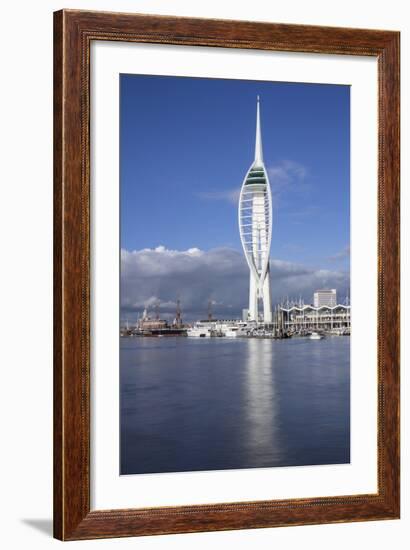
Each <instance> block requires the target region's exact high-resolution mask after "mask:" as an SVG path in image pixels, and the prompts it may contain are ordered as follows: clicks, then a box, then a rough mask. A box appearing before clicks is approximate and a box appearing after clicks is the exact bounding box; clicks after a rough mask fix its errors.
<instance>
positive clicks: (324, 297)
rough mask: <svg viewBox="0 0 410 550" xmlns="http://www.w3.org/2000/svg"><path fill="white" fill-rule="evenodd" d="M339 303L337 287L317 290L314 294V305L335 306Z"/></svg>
mask: <svg viewBox="0 0 410 550" xmlns="http://www.w3.org/2000/svg"><path fill="white" fill-rule="evenodd" d="M336 304H337V294H336V289H335V288H332V289H324V290H316V292H314V294H313V305H314V306H315V307H322V306H327V307H335V305H336Z"/></svg>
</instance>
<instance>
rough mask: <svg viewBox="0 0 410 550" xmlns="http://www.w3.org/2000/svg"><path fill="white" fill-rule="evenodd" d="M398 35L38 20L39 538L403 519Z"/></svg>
mask: <svg viewBox="0 0 410 550" xmlns="http://www.w3.org/2000/svg"><path fill="white" fill-rule="evenodd" d="M399 41H400V35H399V33H398V32H392V31H379V30H361V29H346V28H327V27H312V26H303V25H285V24H274V23H255V22H245V21H223V20H204V19H187V18H175V17H165V16H150V15H138V14H117V13H106V12H85V11H75V10H63V11H59V12H56V13H55V14H54V44H55V46H54V133H55V140H54V161H55V162H54V186H55V192H54V197H55V199H54V220H55V221H54V241H55V247H54V304H55V305H54V308H55V309H54V534H55V537H56V538H59V539H62V540H79V539H94V538H104V537H124V536H136V535H150V534H165V533H184V532H195V531H211V530H228V529H249V528H258V527H274V526H285V525H288V526H291V525H304V524H318V523H333V522H352V521H368V520H381V519H394V518H398V517H399V508H400V491H399V488H400V479H399V358H400V354H399V292H400V279H399V226H400V223H399V220H400V218H399Z"/></svg>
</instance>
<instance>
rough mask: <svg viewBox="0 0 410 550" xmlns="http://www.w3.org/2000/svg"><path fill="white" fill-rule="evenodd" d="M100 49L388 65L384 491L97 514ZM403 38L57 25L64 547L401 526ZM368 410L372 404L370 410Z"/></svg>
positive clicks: (231, 27)
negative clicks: (345, 525) (93, 394)
mask: <svg viewBox="0 0 410 550" xmlns="http://www.w3.org/2000/svg"><path fill="white" fill-rule="evenodd" d="M93 40H108V41H125V42H146V43H161V44H177V45H178V44H179V45H191V46H214V47H220V48H243V49H249V48H251V49H258V50H274V51H289V52H309V53H322V54H340V55H343V54H348V55H358V56H372V57H375V58H377V61H378V91H379V99H378V109H379V122H378V123H379V132H378V144H379V158H378V492H377V493H376V494H360V495H345V496H337V497H320V495H319V496H318V497H317V498H308V499H305V498H303V499H293V500H289V499H287V500H276V501H274V500H273V501H256V502H237V503H227V504H209V505H195V506H179V507H157V508H149V509H148V508H147V509H127V510H119V509H114V510H95V511H94V510H90V229H89V228H90V207H89V195H90V139H89V121H90V112H89V107H90V96H89V82H90V45H91V43H92V41H93ZM399 40H400V35H399V33H398V32H391V31H379V30H359V29H347V28H328V27H314V26H304V25H300V26H299V25H287V24H271V23H255V22H245V21H222V20H205V19H190V18H176V17H160V16H151V15H137V14H119V13H105V12H87V11H75V10H63V11H59V12H56V13H55V14H54V536H55V537H56V538H58V539H62V540H78V539H93V538H103V537H125V536H135V535H151V534H165V533H184V532H195V531H217V530H228V529H249V528H258V527H274V526H286V525H287V526H290V525H302V524H303V525H306V524H318V523H335V522H353V521H367V520H379V519H394V518H398V517H399V509H400V492H399V486H400V477H399V462H400V459H399V318H400V317H399V285H400V281H399V227H400V218H399ZM363 406H364V407H365V406H366V404H365V403H363Z"/></svg>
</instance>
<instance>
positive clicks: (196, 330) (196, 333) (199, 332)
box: [187, 323, 211, 338]
mask: <svg viewBox="0 0 410 550" xmlns="http://www.w3.org/2000/svg"><path fill="white" fill-rule="evenodd" d="M187 336H190V337H191V338H209V337H210V336H211V328H210V327H207V326H206V325H203V324H201V323H195V325H194V326H193V327H192V328H189V329H188V330H187Z"/></svg>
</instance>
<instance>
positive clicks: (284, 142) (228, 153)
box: [120, 75, 350, 307]
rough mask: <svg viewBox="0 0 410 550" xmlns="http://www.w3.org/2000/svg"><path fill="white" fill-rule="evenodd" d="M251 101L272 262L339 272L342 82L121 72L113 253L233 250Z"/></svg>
mask: <svg viewBox="0 0 410 550" xmlns="http://www.w3.org/2000/svg"><path fill="white" fill-rule="evenodd" d="M258 94H259V95H260V98H261V117H262V138H263V149H264V160H265V165H266V168H267V170H268V173H269V176H270V183H271V188H272V194H273V204H274V224H273V234H272V247H271V258H272V260H273V261H277V262H287V263H288V264H289V265H290V264H292V265H293V264H295V265H299V266H301V265H303V266H305V267H306V268H309V269H311V270H315V271H318V270H322V271H323V270H325V271H329V272H330V271H331V272H337V273H341V272H343V273H345V274H346V273H347V271H348V269H349V248H348V247H349V241H350V233H349V225H350V217H349V203H350V196H349V188H350V182H349V172H350V159H349V154H350V88H349V87H347V86H336V85H323V84H299V83H296V84H295V83H283V82H255V81H240V80H221V79H199V78H181V77H158V76H144V75H121V77H120V179H121V247H122V249H124V250H126V251H129V252H131V251H141V250H142V249H147V248H150V249H155V248H157V247H159V246H161V247H164V249H165V250H173V251H186V250H188V249H192V248H198V249H200V250H201V251H205V252H207V251H212V250H214V249H219V248H222V249H229V250H233V251H235V250H236V251H238V252H241V244H240V240H239V232H238V222H237V196H238V193H239V190H240V187H241V184H242V181H243V178H244V175H245V173H246V171H247V169H248V168H249V166H250V164H251V162H252V160H253V153H254V140H255V111H256V96H257V95H258ZM243 261H244V262H245V260H244V259H243ZM278 265H279V264H278ZM329 284H330V281H329ZM160 287H161V288H162V285H160ZM309 292H310V290H309ZM164 300H165V301H167V298H166V297H162V301H164ZM137 302H138V300H137ZM137 302H135V303H137ZM245 305H246V304H245ZM138 307H139V302H138Z"/></svg>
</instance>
